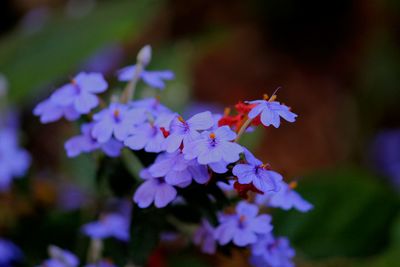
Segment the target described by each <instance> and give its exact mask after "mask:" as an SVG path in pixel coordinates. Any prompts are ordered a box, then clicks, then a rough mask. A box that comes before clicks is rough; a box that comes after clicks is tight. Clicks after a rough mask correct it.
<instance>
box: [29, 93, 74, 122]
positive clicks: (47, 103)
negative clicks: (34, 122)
mask: <svg viewBox="0 0 400 267" xmlns="http://www.w3.org/2000/svg"><path fill="white" fill-rule="evenodd" d="M33 114H34V115H36V116H39V117H40V122H41V123H50V122H55V121H58V120H59V119H61V118H63V117H64V118H66V119H67V120H69V121H74V120H76V119H78V118H79V117H80V114H79V113H78V112H77V111H76V110H75V108H74V107H73V106H72V105H70V106H66V107H64V106H59V105H57V104H55V103H53V101H51V100H50V99H46V100H44V101H42V102H40V103H39V104H38V105H37V106H36V107H35V109H34V110H33Z"/></svg>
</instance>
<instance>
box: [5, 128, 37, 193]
mask: <svg viewBox="0 0 400 267" xmlns="http://www.w3.org/2000/svg"><path fill="white" fill-rule="evenodd" d="M30 162H31V158H30V156H29V154H28V152H27V151H25V150H24V149H22V148H20V147H19V145H18V138H17V131H16V129H10V128H9V129H7V128H5V129H0V191H4V190H7V189H8V188H9V186H10V183H11V181H12V179H13V178H17V177H21V176H23V175H24V174H25V173H26V171H27V170H28V168H29V165H30Z"/></svg>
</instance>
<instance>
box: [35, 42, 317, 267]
mask: <svg viewBox="0 0 400 267" xmlns="http://www.w3.org/2000/svg"><path fill="white" fill-rule="evenodd" d="M150 59H151V49H150V47H149V46H145V47H144V48H142V50H141V51H140V52H139V54H138V57H137V64H136V65H133V66H128V67H125V68H123V69H121V70H120V71H118V72H117V76H118V79H119V80H120V81H122V82H128V84H127V85H126V87H125V90H124V91H123V92H122V93H121V94H120V95H118V93H116V92H115V91H113V92H112V97H111V99H112V101H111V102H110V103H109V104H107V103H106V101H104V100H100V99H99V94H100V93H103V92H105V91H106V90H107V88H108V83H107V82H106V81H105V80H104V78H103V76H102V75H101V74H99V73H85V72H82V73H80V74H78V75H76V76H75V78H74V79H72V81H71V82H70V83H68V84H67V85H64V86H62V87H61V88H59V89H58V90H56V91H55V92H54V93H53V94H52V95H51V96H50V97H49V98H48V99H47V100H45V101H44V102H42V103H40V104H39V105H38V106H37V107H36V108H35V110H34V114H35V115H37V116H39V117H40V120H41V121H42V122H43V123H48V122H53V121H56V120H58V119H60V118H62V117H64V118H66V119H67V120H77V119H78V118H79V117H81V116H85V120H84V121H85V124H82V125H81V133H80V134H79V135H77V136H75V137H72V138H71V139H69V140H68V141H67V142H66V143H65V149H66V151H67V155H68V156H69V157H76V156H78V155H79V154H81V153H90V152H93V151H95V150H99V151H101V152H102V153H104V154H105V155H107V156H109V157H117V158H118V157H122V153H121V151H122V150H123V149H125V150H127V151H132V153H133V154H134V155H137V156H138V157H139V158H140V155H143V153H144V154H147V155H153V156H154V159H155V160H154V162H152V163H151V164H147V165H146V166H145V168H143V169H142V170H141V171H140V173H139V176H140V178H142V180H143V181H142V182H139V185H137V186H136V189H135V192H133V201H134V203H135V204H136V207H139V208H140V209H145V208H148V207H151V206H152V205H154V206H155V207H156V208H168V207H169V206H174V205H178V204H177V203H182V201H179V199H180V197H183V198H185V197H186V198H187V193H186V192H189V191H188V190H193V188H200V190H203V191H204V192H205V191H206V190H208V188H211V187H212V186H213V185H217V183H221V182H222V183H225V184H231V185H232V189H233V190H234V191H236V193H237V196H239V197H241V198H243V200H241V201H237V198H233V199H231V202H230V205H231V206H234V207H229V206H225V207H224V208H220V209H219V210H218V211H216V212H215V214H214V215H215V217H216V218H217V220H216V221H214V222H212V221H208V220H207V219H205V218H203V219H202V220H201V221H199V225H200V226H199V228H198V230H197V231H196V233H195V234H194V243H195V244H198V245H199V246H201V248H202V251H204V252H205V253H209V254H212V253H215V252H216V251H217V249H218V248H219V247H220V246H225V245H228V244H234V245H236V246H238V247H248V248H249V249H250V250H251V251H252V258H251V262H252V263H253V264H254V265H255V266H292V263H291V258H292V257H293V255H294V251H293V250H292V249H291V248H290V246H289V244H288V241H287V240H286V239H285V238H278V239H275V238H274V237H273V233H272V230H273V225H272V217H271V216H270V215H269V214H266V213H265V212H264V210H265V209H264V208H263V207H266V206H267V207H272V208H282V209H289V208H292V207H295V208H296V209H298V210H300V211H303V212H305V211H308V210H310V209H311V208H312V206H311V204H309V203H308V202H307V201H305V200H303V199H302V198H301V197H300V195H299V194H298V193H296V192H295V191H294V190H293V188H294V186H293V184H289V185H288V184H287V183H285V182H284V179H283V177H282V175H280V174H279V173H278V172H276V171H274V170H272V169H271V166H270V165H269V164H265V163H263V162H262V161H261V160H259V159H257V158H256V157H255V156H254V155H253V154H252V153H251V152H250V151H249V150H248V149H247V148H245V147H243V146H242V145H241V144H240V143H239V140H240V138H241V136H242V135H243V134H245V133H246V132H248V131H249V130H250V129H251V127H255V126H258V125H260V124H262V125H263V126H265V127H269V126H271V125H272V126H274V127H275V128H278V127H279V126H280V124H281V119H284V120H286V121H288V122H294V121H295V119H296V117H297V115H296V114H295V113H293V112H292V111H291V110H290V108H289V107H288V106H286V105H283V104H281V103H280V102H278V101H276V95H275V94H274V95H273V96H271V97H267V96H265V97H264V98H263V99H262V100H255V101H245V102H240V103H238V104H237V105H236V106H235V108H236V114H234V115H231V111H230V109H227V110H226V111H225V113H224V114H213V113H211V112H209V111H204V112H200V113H198V114H195V115H194V116H192V117H190V118H183V117H182V116H181V115H179V114H177V113H175V112H173V111H171V110H170V109H169V108H167V107H166V106H164V105H162V104H161V103H160V101H159V99H157V98H148V99H141V100H132V97H133V96H134V91H135V87H136V85H137V83H138V82H139V81H140V80H143V81H144V82H145V83H146V84H147V85H148V86H150V87H153V88H156V89H163V88H164V87H165V82H164V81H165V80H170V79H173V77H174V74H173V73H172V72H171V71H148V70H145V68H146V67H147V65H148V64H149V63H150ZM99 103H102V106H101V108H98V107H99ZM215 188H218V187H217V186H216V187H215ZM221 192H222V191H221ZM210 199H212V197H210ZM215 201H217V200H215ZM183 203H184V204H187V203H185V200H183ZM210 203H211V204H212V203H213V200H210ZM134 216H135V215H134ZM178 219H179V218H178ZM132 227H135V225H134V224H133V225H132ZM129 228H130V221H129V220H127V219H126V218H124V217H123V216H121V215H119V214H115V213H109V214H105V215H103V216H101V218H100V220H99V221H95V222H92V223H88V224H86V225H85V226H84V227H83V228H82V231H83V232H84V233H85V234H86V235H88V236H90V237H91V238H92V239H95V240H99V239H104V238H108V237H114V238H116V239H119V240H121V241H124V242H129V240H130V238H135V237H134V236H131V237H130V234H129ZM52 251H53V252H52V253H50V254H51V255H53V256H52V257H53V258H52V259H51V261H59V259H60V258H62V259H63V261H64V262H65V261H70V263H69V264H68V266H77V265H78V262H77V261H76V260H75V258H74V257H72V256H71V255H70V254H69V253H68V252H65V251H63V250H60V249H55V248H53V250H52ZM97 260H99V259H97ZM98 262H99V261H97V263H98ZM260 262H263V263H262V264H261V265H260ZM263 264H264V265H263ZM46 266H49V263H46Z"/></svg>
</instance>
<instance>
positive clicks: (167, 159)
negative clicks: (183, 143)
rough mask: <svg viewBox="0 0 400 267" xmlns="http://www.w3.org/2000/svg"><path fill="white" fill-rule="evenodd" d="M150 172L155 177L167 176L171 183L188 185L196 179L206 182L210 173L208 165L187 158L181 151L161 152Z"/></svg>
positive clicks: (199, 181)
mask: <svg viewBox="0 0 400 267" xmlns="http://www.w3.org/2000/svg"><path fill="white" fill-rule="evenodd" d="M149 172H150V174H151V175H152V176H153V177H165V181H166V182H167V183H168V184H170V185H176V186H179V187H186V186H188V185H190V184H191V183H192V180H195V181H196V182H197V183H199V184H205V183H206V182H207V181H208V180H209V178H210V175H209V174H208V169H207V166H205V165H199V164H198V163H197V161H195V160H186V159H184V156H183V154H182V152H181V151H176V152H174V153H163V154H160V155H159V156H158V157H157V159H156V161H155V163H153V164H152V165H151V166H150V168H149Z"/></svg>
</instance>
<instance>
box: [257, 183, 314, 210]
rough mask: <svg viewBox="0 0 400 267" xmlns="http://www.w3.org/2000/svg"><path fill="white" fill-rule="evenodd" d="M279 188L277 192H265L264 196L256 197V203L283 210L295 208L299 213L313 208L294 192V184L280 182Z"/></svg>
mask: <svg viewBox="0 0 400 267" xmlns="http://www.w3.org/2000/svg"><path fill="white" fill-rule="evenodd" d="M279 187H280V190H279V191H278V192H266V193H264V195H257V196H256V203H258V204H259V205H266V206H268V207H273V208H281V209H284V210H289V209H292V208H295V209H297V210H298V211H301V212H307V211H309V210H311V209H312V208H313V205H311V204H310V203H309V202H308V201H306V200H304V199H303V198H302V197H301V196H300V194H299V193H297V192H296V191H295V190H294V188H295V187H296V183H295V182H292V183H291V184H289V185H288V184H286V183H285V182H283V181H281V182H280V185H279Z"/></svg>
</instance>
